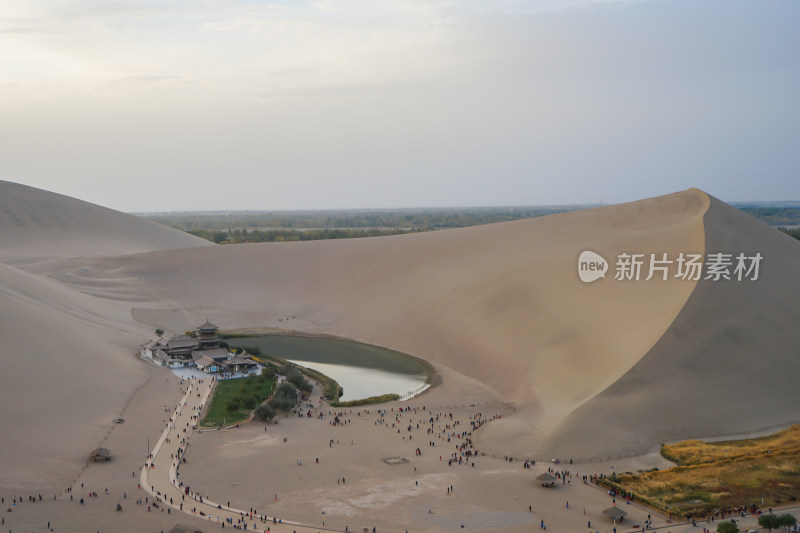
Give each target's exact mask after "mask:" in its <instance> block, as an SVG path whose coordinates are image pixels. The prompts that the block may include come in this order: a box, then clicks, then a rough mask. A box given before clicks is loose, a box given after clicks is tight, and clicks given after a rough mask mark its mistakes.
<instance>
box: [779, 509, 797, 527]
mask: <svg viewBox="0 0 800 533" xmlns="http://www.w3.org/2000/svg"><path fill="white" fill-rule="evenodd" d="M796 525H797V518H795V517H794V516H792V515H790V514H789V513H785V514H782V515H778V527H785V528H790V527H794V526H796Z"/></svg>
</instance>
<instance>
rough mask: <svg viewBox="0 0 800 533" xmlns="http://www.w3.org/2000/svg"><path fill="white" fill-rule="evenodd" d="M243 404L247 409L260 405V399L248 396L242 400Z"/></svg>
mask: <svg viewBox="0 0 800 533" xmlns="http://www.w3.org/2000/svg"><path fill="white" fill-rule="evenodd" d="M242 405H244V407H245V409H252V408H253V407H255V406H256V405H258V400H256V399H255V398H253V397H252V396H248V397H247V398H245V399H244V400H242Z"/></svg>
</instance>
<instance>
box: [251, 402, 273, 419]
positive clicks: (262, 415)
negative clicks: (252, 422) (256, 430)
mask: <svg viewBox="0 0 800 533" xmlns="http://www.w3.org/2000/svg"><path fill="white" fill-rule="evenodd" d="M276 414H277V412H276V411H275V409H273V408H272V407H270V406H269V405H267V404H264V405H259V406H258V407H257V408H256V411H255V415H256V418H257V419H258V420H261V421H262V422H271V421H272V419H273V418H275V415H276Z"/></svg>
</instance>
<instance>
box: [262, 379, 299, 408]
mask: <svg viewBox="0 0 800 533" xmlns="http://www.w3.org/2000/svg"><path fill="white" fill-rule="evenodd" d="M269 405H270V406H271V407H272V408H273V409H277V410H278V411H288V410H289V409H291V408H293V407H294V406H295V405H297V389H295V388H294V386H292V385H291V384H289V383H287V382H285V381H284V382H283V383H281V384H280V386H278V388H277V389H276V390H275V394H274V395H273V396H272V399H271V400H270V401H269Z"/></svg>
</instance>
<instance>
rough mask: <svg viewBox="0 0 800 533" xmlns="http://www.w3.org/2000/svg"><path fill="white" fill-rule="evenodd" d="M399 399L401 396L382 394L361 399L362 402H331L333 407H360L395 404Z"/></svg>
mask: <svg viewBox="0 0 800 533" xmlns="http://www.w3.org/2000/svg"><path fill="white" fill-rule="evenodd" d="M399 399H400V395H399V394H382V395H380V396H370V397H369V398H361V399H360V400H351V401H349V402H338V401H337V402H331V407H358V406H359V405H371V404H374V403H386V402H394V401H397V400H399Z"/></svg>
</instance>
